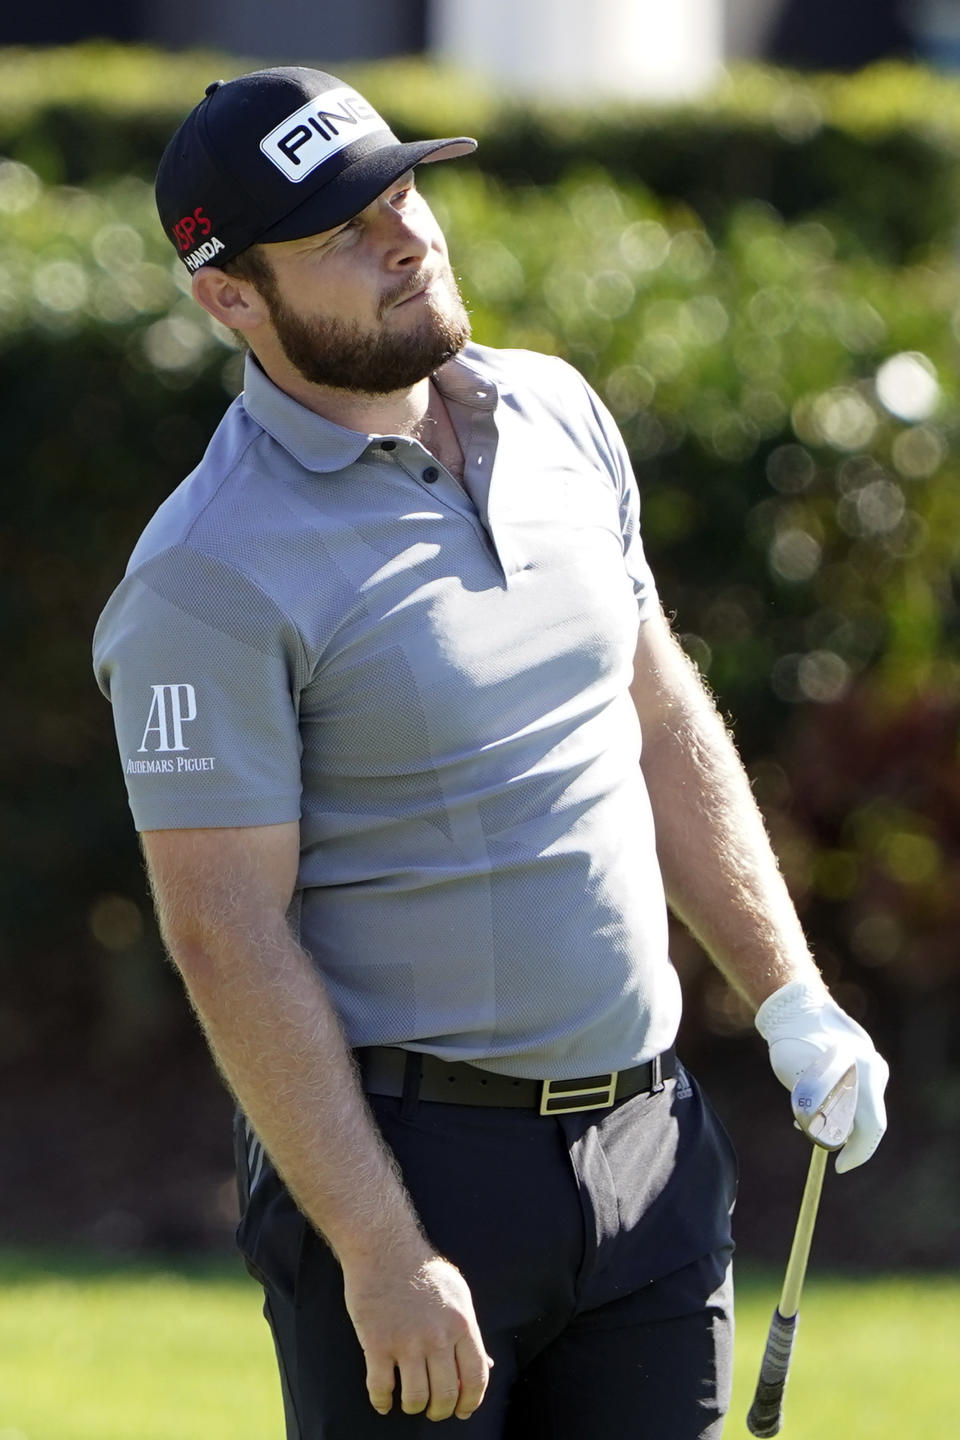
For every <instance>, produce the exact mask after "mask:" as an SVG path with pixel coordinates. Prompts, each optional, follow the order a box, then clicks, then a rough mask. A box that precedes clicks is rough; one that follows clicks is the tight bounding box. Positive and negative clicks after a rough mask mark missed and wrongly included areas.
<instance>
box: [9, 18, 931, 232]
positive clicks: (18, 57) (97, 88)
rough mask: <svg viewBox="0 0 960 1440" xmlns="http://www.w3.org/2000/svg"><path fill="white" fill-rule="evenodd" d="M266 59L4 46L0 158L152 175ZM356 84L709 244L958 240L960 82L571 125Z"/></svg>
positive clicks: (490, 99)
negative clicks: (697, 222)
mask: <svg viewBox="0 0 960 1440" xmlns="http://www.w3.org/2000/svg"><path fill="white" fill-rule="evenodd" d="M255 63H256V62H254V61H244V60H240V59H238V58H237V57H228V56H222V55H221V56H218V55H213V54H210V55H202V54H201V55H198V54H192V53H191V54H186V55H181V56H176V57H172V56H169V55H163V54H161V53H160V52H158V51H153V50H148V49H137V48H124V47H119V46H111V45H106V44H92V45H83V46H72V47H67V48H64V49H59V50H58V49H53V50H44V51H37V52H35V51H27V50H16V49H10V50H5V51H4V50H0V154H7V155H9V156H10V157H11V158H13V159H17V160H21V161H23V162H24V163H26V164H28V165H30V166H31V167H32V168H34V169H35V170H36V171H37V172H38V173H39V174H40V175H42V176H43V177H44V179H45V180H47V181H51V182H67V183H71V184H85V183H87V182H89V181H91V180H100V181H102V180H104V179H105V178H106V177H108V176H111V175H117V174H120V173H135V174H139V175H140V176H142V177H144V178H148V177H149V176H151V175H152V174H153V172H154V170H155V168H156V163H157V159H158V157H159V155H160V153H161V151H162V149H163V146H164V144H165V143H166V140H167V139H168V138H169V136H170V134H171V133H172V131H173V129H174V127H175V126H176V124H178V123H179V121H180V119H181V118H182V116H183V115H184V114H185V113H186V111H187V110H188V109H189V108H190V106H191V105H192V104H193V103H194V102H195V101H196V100H197V99H198V98H199V97H200V96H201V95H202V93H203V90H204V87H205V85H206V84H207V83H208V81H209V80H210V78H211V77H216V76H220V77H223V78H230V77H231V76H232V75H235V74H238V73H241V72H242V71H243V70H245V69H249V68H251V66H252V65H254V64H255ZM313 63H316V64H320V65H322V64H323V58H322V56H321V57H319V58H315V59H314V61H313ZM346 73H347V74H348V75H349V76H350V77H351V78H353V79H354V80H355V81H356V82H357V83H358V84H359V85H360V86H361V88H363V89H364V91H365V92H366V93H367V94H368V95H369V96H370V98H371V99H372V100H374V102H375V103H377V104H378V105H379V106H380V107H381V108H382V109H383V111H384V112H385V113H386V114H388V115H389V116H390V117H391V119H392V120H393V121H394V123H395V125H396V127H397V129H398V131H399V132H400V133H401V134H402V135H405V136H414V135H423V134H440V135H443V134H453V135H456V134H462V133H468V134H474V135H476V136H477V137H478V138H479V139H480V141H481V149H480V152H479V154H478V156H477V160H476V164H477V165H478V166H479V167H480V168H482V169H483V170H484V171H485V172H486V173H488V174H491V175H494V176H496V177H498V178H499V179H501V180H504V181H509V182H511V183H517V184H523V183H527V182H535V183H540V184H544V183H554V182H555V181H557V180H558V179H559V178H560V177H561V176H562V175H563V174H564V173H566V172H567V171H568V170H569V168H570V167H571V165H577V164H592V163H595V162H596V161H597V159H598V158H602V161H603V164H604V165H605V167H606V168H607V169H608V170H609V171H610V172H611V174H612V175H614V176H615V177H617V178H618V179H619V180H621V181H623V182H625V183H628V184H630V183H641V184H643V185H645V186H647V187H648V188H649V189H651V190H652V191H653V192H654V193H655V194H657V195H660V196H662V197H665V198H671V199H676V200H682V201H683V202H685V203H686V204H687V205H689V206H690V207H691V208H692V209H693V210H694V211H695V212H696V213H697V214H698V215H699V216H700V218H701V220H702V221H703V222H704V223H705V224H707V226H708V227H709V228H710V229H711V230H713V231H717V230H718V229H721V228H722V227H723V225H724V223H725V220H726V216H727V214H728V212H729V210H730V208H731V206H735V205H736V204H738V203H739V202H741V201H742V200H744V199H745V198H748V197H752V198H760V199H764V200H767V201H768V202H769V203H770V204H772V205H773V206H774V207H775V208H776V209H777V210H778V212H779V213H780V214H782V215H784V216H786V217H788V218H795V217H797V216H801V215H810V214H811V213H813V212H814V211H822V212H824V213H825V214H828V215H829V216H831V217H832V221H833V223H834V224H835V226H836V227H837V233H838V239H839V240H840V242H841V243H843V240H844V236H848V237H849V238H850V239H851V240H852V241H855V242H857V243H863V244H866V245H868V246H869V247H870V248H871V250H872V251H873V252H874V253H877V254H882V255H885V256H886V257H888V258H890V259H900V258H903V257H905V256H908V255H910V254H911V253H912V252H914V251H916V250H918V249H923V248H924V247H925V246H927V245H928V244H929V243H930V242H931V241H932V240H935V239H941V240H943V239H946V238H947V237H949V236H951V235H952V233H953V231H954V229H955V227H956V222H957V215H958V198H960V195H958V181H957V156H958V149H960V86H958V85H957V83H956V82H955V81H953V80H951V79H946V78H944V77H942V76H939V75H937V74H935V73H934V72H930V71H925V70H922V69H918V68H913V67H907V66H902V65H901V66H896V65H886V66H878V67H875V68H873V69H871V70H868V71H865V72H863V73H862V74H860V75H857V76H854V77H852V78H851V77H843V78H838V77H832V76H821V77H816V76H814V77H811V76H808V75H804V76H800V75H791V74H786V73H783V72H777V71H773V70H769V69H763V68H760V67H744V68H742V69H739V70H736V71H734V72H733V73H731V74H730V75H729V76H728V77H727V78H726V79H725V81H724V82H723V84H722V85H721V86H720V87H719V88H718V89H717V90H716V91H714V92H713V93H711V94H710V95H708V96H706V97H705V98H704V99H703V100H702V101H699V102H697V103H691V104H683V105H673V106H668V107H664V106H642V105H625V104H616V105H612V104H605V105H599V106H597V107H595V108H593V109H590V110H586V109H582V110H576V109H575V110H572V111H566V110H565V111H560V110H558V109H556V108H551V107H550V106H548V105H518V104H511V103H505V102H503V101H502V100H501V99H500V98H499V97H498V96H497V95H496V93H495V92H494V91H492V90H490V89H486V88H484V87H483V86H481V85H478V84H477V83H475V82H473V81H471V80H470V79H468V78H467V77H464V76H463V75H460V74H457V73H454V72H451V71H449V70H445V69H441V68H438V67H436V66H434V65H430V64H429V63H427V62H426V61H406V62H396V61H393V62H388V63H380V64H375V65H369V66H365V67H357V66H354V67H347V70H346Z"/></svg>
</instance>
